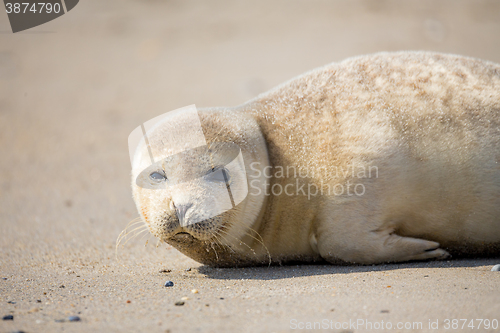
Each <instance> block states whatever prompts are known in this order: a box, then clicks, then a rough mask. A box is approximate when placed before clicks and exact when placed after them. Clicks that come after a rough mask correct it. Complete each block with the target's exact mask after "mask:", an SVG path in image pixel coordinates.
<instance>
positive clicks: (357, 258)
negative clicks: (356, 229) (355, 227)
mask: <svg viewBox="0 0 500 333" xmlns="http://www.w3.org/2000/svg"><path fill="white" fill-rule="evenodd" d="M336 238H337V237H335V236H334V235H330V237H328V236H323V237H320V238H319V241H318V250H319V253H320V255H321V257H322V258H323V259H325V260H327V261H330V262H332V263H336V262H338V260H339V259H340V260H342V261H345V262H350V263H357V264H380V263H387V262H404V261H412V260H426V259H446V258H448V257H450V254H449V253H448V252H446V251H445V250H443V249H440V248H439V243H436V242H432V241H427V240H424V239H418V238H412V237H402V236H399V235H396V234H394V233H387V232H381V231H368V232H364V231H361V232H360V233H359V234H358V235H356V241H355V242H351V243H349V244H345V243H344V242H340V243H341V244H342V246H341V247H339V246H338V243H339V241H338V238H337V239H336ZM336 243H337V244H336Z"/></svg>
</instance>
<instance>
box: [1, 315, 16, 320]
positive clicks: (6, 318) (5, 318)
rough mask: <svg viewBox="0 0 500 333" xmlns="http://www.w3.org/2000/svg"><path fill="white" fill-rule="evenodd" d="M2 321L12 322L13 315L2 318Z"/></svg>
mask: <svg viewBox="0 0 500 333" xmlns="http://www.w3.org/2000/svg"><path fill="white" fill-rule="evenodd" d="M2 320H14V316H13V315H6V316H3V318H2Z"/></svg>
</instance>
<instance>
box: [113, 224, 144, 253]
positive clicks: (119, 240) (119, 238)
mask: <svg viewBox="0 0 500 333" xmlns="http://www.w3.org/2000/svg"><path fill="white" fill-rule="evenodd" d="M142 228H145V229H144V230H142V231H139V232H136V233H135V234H134V236H132V237H130V238H129V239H127V240H126V242H125V243H124V244H123V246H124V245H125V244H127V242H128V241H129V240H130V239H132V238H134V237H137V236H138V235H139V234H141V233H143V232H144V231H148V230H149V229H148V226H147V225H142V226H140V227H137V228H135V229H132V230H130V231H128V232H126V231H127V229H126V228H125V229H124V230H123V231H122V232H121V233H120V235H118V238H117V239H116V246H115V257H116V259H118V247H119V246H120V243H121V242H122V241H123V239H125V237H127V236H128V235H130V233H132V232H134V231H137V230H140V229H142ZM124 232H126V233H125V234H124Z"/></svg>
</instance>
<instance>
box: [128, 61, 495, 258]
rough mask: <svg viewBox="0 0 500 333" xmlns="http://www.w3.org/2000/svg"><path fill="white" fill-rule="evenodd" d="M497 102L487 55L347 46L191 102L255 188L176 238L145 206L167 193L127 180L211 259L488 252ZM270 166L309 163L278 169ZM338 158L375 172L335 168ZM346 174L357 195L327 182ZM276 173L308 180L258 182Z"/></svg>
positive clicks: (195, 251) (491, 248)
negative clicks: (239, 99)
mask: <svg viewBox="0 0 500 333" xmlns="http://www.w3.org/2000/svg"><path fill="white" fill-rule="evenodd" d="M499 112H500V66H499V65H497V64H494V63H491V62H486V61H482V60H478V59H471V58H466V57H461V56H453V55H443V54H436V53H426V52H400V53H381V54H376V55H370V56H363V57H358V58H352V59H347V60H345V61H343V62H341V63H334V64H331V65H328V66H325V67H323V68H319V69H317V70H314V71H312V72H309V73H306V74H304V75H302V76H300V77H298V78H295V79H293V80H291V81H288V82H286V83H285V84H283V85H281V86H279V87H277V88H275V89H273V90H271V91H270V92H268V93H265V94H262V95H260V96H258V97H257V98H255V99H254V100H252V101H250V102H248V103H246V104H244V105H242V106H240V107H237V108H233V109H209V110H204V111H201V112H200V114H205V115H206V116H205V117H204V119H203V121H202V123H204V124H205V125H204V126H205V128H207V129H208V130H207V131H206V133H208V135H209V136H211V138H212V140H214V141H224V140H233V141H235V142H236V143H237V144H238V145H241V148H242V151H244V152H245V154H246V155H245V164H246V167H247V172H249V182H251V181H252V180H257V181H255V182H254V183H253V184H257V187H259V188H260V189H261V192H262V193H260V194H257V192H258V191H257V190H256V189H252V187H250V194H249V196H248V197H247V199H246V201H245V202H244V203H242V205H241V207H240V206H239V207H237V208H236V209H235V211H234V212H231V211H230V212H228V213H226V214H225V216H222V217H221V218H220V219H219V220H217V221H216V222H215V223H214V225H213V226H212V229H211V230H208V231H207V232H205V233H203V234H200V233H198V234H197V233H194V232H193V233H192V235H193V236H195V238H194V239H193V237H190V238H189V239H182V240H175V236H174V234H173V232H172V231H169V232H167V231H166V229H165V225H162V224H161V223H157V222H154V221H152V220H151V219H149V220H148V218H147V216H145V215H147V214H151V213H152V212H160V211H161V212H162V213H161V214H160V215H161V216H163V217H165V216H169V217H171V218H173V220H171V221H174V220H175V216H174V217H172V216H173V215H175V213H174V212H173V211H172V210H171V209H168V207H167V206H168V203H167V202H166V201H168V198H167V199H161V198H154V195H152V194H151V193H149V194H146V193H145V192H144V190H143V189H139V188H137V187H136V186H135V185H133V187H134V198H135V200H136V203H137V206H138V208H139V210H140V211H142V216H143V217H145V220H146V223H149V226H150V229H151V231H152V232H153V233H154V234H155V235H156V236H158V237H160V238H161V239H163V240H165V241H166V242H169V243H171V244H173V245H174V246H176V247H177V248H179V249H180V250H181V251H183V252H184V253H186V254H187V255H189V256H191V257H193V258H194V259H196V260H198V261H200V262H204V263H207V264H212V265H218V266H237V265H251V264H262V263H266V262H268V260H269V258H270V259H271V260H272V261H273V262H290V261H319V260H326V261H329V262H332V263H341V262H350V263H363V264H372V263H382V262H400V261H408V260H422V259H432V258H445V257H447V256H448V252H450V253H452V254H456V255H468V256H472V255H499V254H500V251H499V249H500V164H499V161H500V113H499ZM211 118H213V119H217V121H213V120H211ZM219 131H222V132H221V133H225V134H224V135H223V138H222V139H221V138H218V137H217V136H218V135H219V134H217V132H219ZM254 162H256V163H255V164H253V166H252V163H254ZM280 166H281V167H284V168H287V167H293V168H295V170H301V171H302V172H303V173H304V174H306V175H307V176H305V177H293V175H289V176H288V177H281V174H279V175H278V176H277V175H276V172H277V171H278V170H279V167H280ZM350 168H351V169H352V168H356V169H357V170H370V168H372V169H371V170H373V173H372V174H371V175H368V174H367V172H365V174H364V176H362V177H358V175H357V174H356V175H353V174H352V173H351V172H346V173H343V172H338V170H343V171H345V170H350ZM264 169H266V170H267V171H271V173H272V174H273V176H274V177H271V178H269V179H266V178H265V177H263V174H262V171H263V170H264ZM375 170H376V173H375ZM259 176H260V177H259ZM134 179H135V178H134ZM348 182H349V183H348ZM133 184H134V183H133ZM347 184H362V185H363V188H364V193H363V195H356V194H353V195H348V194H347V193H343V194H341V195H336V194H334V193H331V192H330V193H328V192H327V190H328V189H330V190H331V189H332V188H333V187H334V186H337V188H339V186H344V188H346V187H347ZM287 185H289V187H288V188H289V189H295V190H296V189H297V187H300V186H305V187H304V188H305V189H308V188H311V189H314V187H316V188H317V189H318V190H319V191H320V192H319V194H316V195H314V196H312V195H307V193H306V195H303V194H302V193H299V194H298V195H290V196H289V195H284V194H282V195H267V196H266V195H265V194H264V192H265V191H267V192H269V189H270V188H271V187H272V186H275V188H276V189H278V188H282V189H283V188H285V187H286V186H287ZM359 188H361V187H359ZM321 190H323V194H321ZM252 191H254V192H252ZM166 207H167V208H166ZM157 220H158V219H157ZM163 220H165V219H163ZM172 223H174V222H172ZM249 228H252V229H249ZM177 230H178V229H177ZM218 230H222V231H221V232H219V233H218ZM188 232H189V231H188ZM215 235H219V236H220V235H224V238H221V237H219V238H218V239H217V240H216V239H215V238H214V237H215ZM184 238H186V237H184ZM198 239H200V240H203V241H199V240H198ZM239 240H241V244H240V243H239ZM214 244H216V246H215V247H214ZM209 248H212V249H213V251H212V252H213V254H211V253H212V252H210V251H209V252H207V251H206V250H209Z"/></svg>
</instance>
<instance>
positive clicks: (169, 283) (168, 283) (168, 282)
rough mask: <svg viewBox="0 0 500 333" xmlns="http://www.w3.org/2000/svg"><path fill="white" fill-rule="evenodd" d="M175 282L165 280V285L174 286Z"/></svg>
mask: <svg viewBox="0 0 500 333" xmlns="http://www.w3.org/2000/svg"><path fill="white" fill-rule="evenodd" d="M173 286H174V283H173V282H172V281H167V282H165V287H173Z"/></svg>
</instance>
